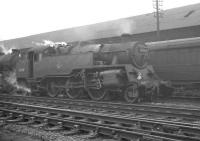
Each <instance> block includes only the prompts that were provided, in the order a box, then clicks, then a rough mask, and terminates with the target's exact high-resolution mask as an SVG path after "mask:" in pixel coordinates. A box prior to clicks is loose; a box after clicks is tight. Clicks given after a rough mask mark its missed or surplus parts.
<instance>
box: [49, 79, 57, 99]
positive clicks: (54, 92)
mask: <svg viewBox="0 0 200 141" xmlns="http://www.w3.org/2000/svg"><path fill="white" fill-rule="evenodd" d="M47 95H48V96H50V97H56V96H57V95H58V89H57V88H56V87H55V83H54V82H49V83H47Z"/></svg>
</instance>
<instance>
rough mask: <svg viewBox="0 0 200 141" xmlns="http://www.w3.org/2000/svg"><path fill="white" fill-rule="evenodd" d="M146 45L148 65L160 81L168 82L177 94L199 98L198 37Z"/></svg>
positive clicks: (199, 52) (199, 48) (199, 39)
mask: <svg viewBox="0 0 200 141" xmlns="http://www.w3.org/2000/svg"><path fill="white" fill-rule="evenodd" d="M147 45H148V46H149V49H150V63H151V64H152V65H153V67H154V69H155V71H156V74H157V75H158V76H159V77H160V78H161V79H162V80H167V81H169V82H170V83H171V84H170V85H171V86H173V87H174V89H175V90H176V92H177V93H182V92H184V94H186V95H187V94H189V95H190V96H192V94H195V95H198V96H199V94H198V93H199V90H200V73H199V72H200V37H195V38H186V39H177V40H169V41H160V42H152V43H147ZM181 91H182V92H181ZM195 91H196V92H195ZM168 94H169V93H168ZM182 94H183V93H182Z"/></svg>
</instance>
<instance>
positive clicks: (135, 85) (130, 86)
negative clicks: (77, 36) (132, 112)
mask: <svg viewBox="0 0 200 141" xmlns="http://www.w3.org/2000/svg"><path fill="white" fill-rule="evenodd" d="M147 60H148V48H147V46H146V45H145V44H144V43H140V42H127V43H118V44H91V45H84V46H80V45H77V46H71V45H67V46H57V47H49V46H41V47H37V48H29V49H27V50H26V51H25V52H21V53H20V54H19V55H18V61H17V63H16V76H17V80H18V82H19V84H22V85H23V86H26V87H28V88H30V89H31V90H32V93H36V94H42V95H43V94H44V93H45V94H47V95H48V96H50V97H57V96H59V95H64V96H67V97H69V98H72V99H76V98H85V97H89V98H90V99H92V100H103V99H104V98H105V97H107V98H108V97H109V96H111V95H113V94H114V95H115V94H119V96H123V97H124V99H125V100H126V101H127V102H131V103H132V102H137V101H139V100H143V99H145V98H150V97H152V96H153V94H155V91H156V89H157V87H158V79H157V77H156V75H155V72H154V70H153V68H152V66H151V65H148V63H147Z"/></svg>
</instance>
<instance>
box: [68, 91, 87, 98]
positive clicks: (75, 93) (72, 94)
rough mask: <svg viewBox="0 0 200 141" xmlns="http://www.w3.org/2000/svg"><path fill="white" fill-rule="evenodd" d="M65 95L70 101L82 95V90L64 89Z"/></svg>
mask: <svg viewBox="0 0 200 141" xmlns="http://www.w3.org/2000/svg"><path fill="white" fill-rule="evenodd" d="M66 94H67V96H68V97H69V98H71V99H77V98H79V97H80V96H81V95H82V94H83V90H82V89H66Z"/></svg>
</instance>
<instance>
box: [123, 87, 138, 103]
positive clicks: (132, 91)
mask: <svg viewBox="0 0 200 141" xmlns="http://www.w3.org/2000/svg"><path fill="white" fill-rule="evenodd" d="M124 98H125V100H126V101H127V102H129V103H134V102H137V100H138V98H139V91H138V87H137V85H132V86H129V87H127V88H126V89H125V91H124Z"/></svg>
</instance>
